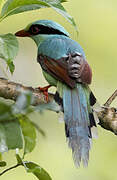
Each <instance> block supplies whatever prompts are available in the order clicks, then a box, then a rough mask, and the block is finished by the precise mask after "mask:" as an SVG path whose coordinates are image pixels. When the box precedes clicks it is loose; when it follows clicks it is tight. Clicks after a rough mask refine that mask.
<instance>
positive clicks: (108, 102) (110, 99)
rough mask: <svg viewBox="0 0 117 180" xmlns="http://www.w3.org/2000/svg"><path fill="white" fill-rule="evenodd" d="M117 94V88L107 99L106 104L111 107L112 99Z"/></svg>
mask: <svg viewBox="0 0 117 180" xmlns="http://www.w3.org/2000/svg"><path fill="white" fill-rule="evenodd" d="M116 96H117V90H116V91H115V92H114V93H113V94H112V96H111V97H110V98H109V99H108V100H107V101H106V103H105V104H104V106H106V107H109V106H110V105H111V103H112V101H113V100H114V99H115V98H116Z"/></svg>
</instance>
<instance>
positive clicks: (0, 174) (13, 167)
mask: <svg viewBox="0 0 117 180" xmlns="http://www.w3.org/2000/svg"><path fill="white" fill-rule="evenodd" d="M21 165H22V164H16V165H15V166H12V167H10V168H8V169H5V170H4V171H2V172H1V173H0V176H2V175H3V174H4V173H6V172H8V171H10V170H11V169H15V168H17V167H19V166H21Z"/></svg>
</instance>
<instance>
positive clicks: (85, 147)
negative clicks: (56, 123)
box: [63, 85, 90, 166]
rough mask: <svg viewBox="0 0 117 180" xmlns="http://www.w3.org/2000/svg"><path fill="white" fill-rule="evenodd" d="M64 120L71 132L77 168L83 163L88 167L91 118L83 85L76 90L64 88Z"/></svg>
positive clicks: (70, 140) (71, 145) (70, 139)
mask: <svg viewBox="0 0 117 180" xmlns="http://www.w3.org/2000/svg"><path fill="white" fill-rule="evenodd" d="M63 107H64V120H65V123H66V124H67V128H68V130H69V146H70V147H71V149H72V152H73V159H74V162H75V164H76V166H79V165H80V162H81V161H83V164H84V166H87V164H88V159H89V149H90V141H89V136H90V132H89V128H88V127H89V118H88V109H87V101H86V96H85V93H84V90H83V88H82V86H81V85H78V87H77V88H75V89H70V88H68V87H67V86H65V87H64V88H63Z"/></svg>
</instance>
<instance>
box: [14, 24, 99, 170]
mask: <svg viewBox="0 0 117 180" xmlns="http://www.w3.org/2000/svg"><path fill="white" fill-rule="evenodd" d="M15 35H16V36H18V37H30V38H31V39H32V40H34V41H35V43H36V45H37V48H38V51H37V62H38V63H39V64H40V66H41V68H42V72H43V75H44V77H45V79H46V80H47V81H48V83H49V86H47V87H44V88H40V90H42V91H43V93H44V94H45V96H46V100H47V101H48V88H49V87H51V86H55V87H56V93H55V96H54V98H55V101H56V102H57V103H58V104H59V105H61V107H62V111H63V113H64V122H65V134H66V138H67V141H68V145H69V147H70V148H71V149H72V155H73V160H74V163H75V165H76V167H79V166H80V164H81V163H83V165H84V167H87V166H88V161H89V151H90V148H91V139H92V137H93V136H95V135H94V134H96V133H97V128H96V127H97V125H96V122H97V120H96V118H95V116H94V112H93V106H94V105H95V104H96V98H95V96H94V94H93V93H92V91H91V90H90V87H89V85H90V84H91V81H92V70H91V67H90V65H89V64H88V62H87V60H86V56H85V53H84V50H83V49H82V47H81V46H80V44H79V43H78V42H76V41H74V40H72V39H71V37H70V34H69V33H68V32H67V30H65V28H64V27H63V26H61V25H60V24H58V23H57V22H54V21H52V20H37V21H35V22H33V23H30V24H28V25H27V26H26V28H24V29H23V30H20V31H18V32H16V33H15Z"/></svg>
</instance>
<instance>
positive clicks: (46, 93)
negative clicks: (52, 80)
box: [38, 85, 51, 102]
mask: <svg viewBox="0 0 117 180" xmlns="http://www.w3.org/2000/svg"><path fill="white" fill-rule="evenodd" d="M50 87H51V85H48V86H45V87H38V89H39V90H40V91H41V92H43V94H44V96H45V100H46V101H47V102H48V101H49V98H48V89H49V88H50Z"/></svg>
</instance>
